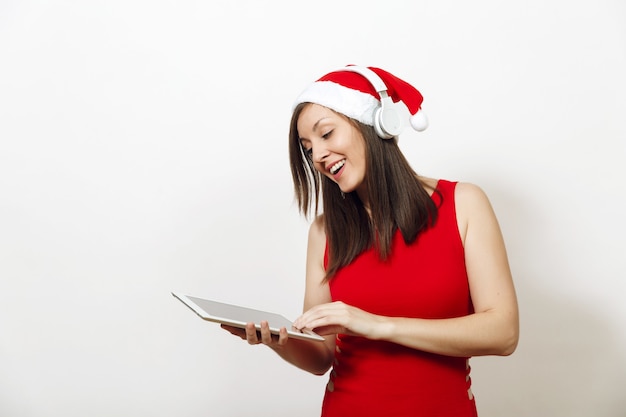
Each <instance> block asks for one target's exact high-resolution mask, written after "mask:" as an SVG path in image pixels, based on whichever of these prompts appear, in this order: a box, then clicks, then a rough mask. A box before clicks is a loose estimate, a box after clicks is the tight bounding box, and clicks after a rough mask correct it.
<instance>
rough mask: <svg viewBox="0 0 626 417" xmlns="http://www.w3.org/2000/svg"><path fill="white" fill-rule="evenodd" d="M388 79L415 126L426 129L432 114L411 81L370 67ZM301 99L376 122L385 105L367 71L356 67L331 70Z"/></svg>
mask: <svg viewBox="0 0 626 417" xmlns="http://www.w3.org/2000/svg"><path fill="white" fill-rule="evenodd" d="M368 68H369V69H370V70H372V71H374V72H375V73H376V75H378V77H380V79H381V80H382V81H383V82H384V83H385V86H386V87H387V94H388V95H389V97H391V99H392V100H393V102H394V103H398V102H401V103H402V104H404V106H405V107H406V108H407V110H408V111H409V113H410V117H409V123H410V124H411V127H412V128H413V129H414V130H416V131H418V132H422V131H424V130H426V128H427V127H428V118H427V117H426V115H425V114H424V111H423V110H422V109H421V106H422V102H423V101H424V98H423V97H422V94H421V93H420V92H419V91H418V90H417V89H416V88H415V87H413V86H412V85H411V84H409V83H407V82H406V81H404V80H402V79H400V78H398V77H396V76H395V75H393V74H391V73H389V72H387V71H385V70H383V69H380V68H375V67H368ZM300 103H315V104H319V105H322V106H324V107H328V108H329V109H332V110H334V111H336V112H338V113H341V114H344V115H346V116H348V117H350V118H352V119H355V120H358V121H359V122H361V123H364V124H366V125H369V126H374V116H375V114H376V110H377V109H378V108H379V107H380V106H381V103H380V97H379V95H378V93H377V92H376V89H375V88H374V86H373V85H372V84H371V83H370V81H368V80H367V79H366V78H365V77H364V76H363V75H361V74H358V73H356V72H352V71H344V70H337V71H333V72H329V73H328V74H326V75H324V76H322V77H321V78H319V79H318V80H317V81H315V82H313V83H312V84H310V85H309V86H308V87H307V88H306V89H305V90H304V91H303V92H302V93H301V94H300V95H299V96H298V98H297V99H296V101H295V102H294V104H293V107H294V108H295V107H296V106H297V105H298V104H300Z"/></svg>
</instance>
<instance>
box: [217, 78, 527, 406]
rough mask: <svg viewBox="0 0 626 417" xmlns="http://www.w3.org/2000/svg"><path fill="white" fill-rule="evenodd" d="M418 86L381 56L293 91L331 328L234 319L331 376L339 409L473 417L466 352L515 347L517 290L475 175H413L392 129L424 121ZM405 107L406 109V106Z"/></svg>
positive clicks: (314, 270) (309, 302) (323, 313)
mask: <svg viewBox="0 0 626 417" xmlns="http://www.w3.org/2000/svg"><path fill="white" fill-rule="evenodd" d="M421 103H422V96H421V94H420V93H419V92H418V91H417V90H416V89H415V88H414V87H412V86H411V85H410V84H408V83H406V82H405V81H403V80H401V79H399V78H397V77H395V76H394V75H392V74H390V73H388V72H386V71H384V70H381V69H378V68H365V67H354V66H349V67H346V68H342V69H340V70H339V71H334V72H331V73H329V74H326V75H325V76H323V77H322V78H320V79H319V80H317V81H316V82H315V83H313V84H311V85H310V86H309V87H308V88H307V89H306V90H305V91H304V92H303V93H302V94H301V95H300V97H299V98H298V99H297V100H296V105H295V108H294V112H293V117H292V121H291V129H290V134H289V149H290V159H291V166H292V174H293V179H294V185H295V192H296V197H297V200H298V203H299V207H300V210H301V211H302V212H303V214H304V215H308V214H310V213H311V211H314V212H315V214H318V211H319V210H318V208H319V206H320V202H321V205H322V206H323V213H322V214H320V215H317V217H316V218H315V220H314V221H313V223H312V224H311V227H310V231H309V237H308V249H307V264H306V289H305V296H304V314H302V315H301V316H300V317H299V318H298V319H296V321H295V322H294V326H295V327H297V328H300V329H302V328H308V329H313V330H315V332H316V333H318V334H321V335H323V336H324V337H325V342H324V343H320V342H308V341H302V340H296V339H289V338H288V337H287V333H286V329H282V330H281V332H280V335H279V336H278V337H276V336H273V337H272V335H271V334H270V332H269V328H268V325H267V323H266V322H261V323H260V324H261V331H260V332H259V333H257V331H256V330H255V328H254V324H253V323H249V324H248V326H247V327H246V329H245V330H241V329H235V328H231V327H226V328H227V330H229V331H230V332H231V333H233V334H236V335H238V336H240V337H242V338H245V339H246V340H247V341H248V343H250V344H260V343H262V344H265V345H267V346H269V347H270V348H272V349H273V350H274V351H275V352H276V353H278V354H279V355H280V356H281V357H282V358H283V359H285V360H287V361H288V362H290V363H291V364H293V365H295V366H297V367H299V368H301V369H304V370H306V371H308V372H311V373H314V374H318V375H322V374H325V373H326V372H327V371H328V370H330V369H331V368H332V371H331V372H330V374H329V381H328V384H327V388H326V393H325V396H324V401H323V405H322V415H323V416H325V417H331V416H352V415H354V416H429V417H430V416H446V417H449V416H455V417H464V416H476V405H475V401H474V397H473V394H472V391H471V379H470V367H469V358H470V357H472V356H479V355H510V354H511V353H513V351H514V350H515V348H516V346H517V342H518V333H519V324H518V308H517V300H516V295H515V289H514V285H513V280H512V277H511V272H510V269H509V265H508V260H507V255H506V250H505V246H504V242H503V239H502V236H501V232H500V229H499V226H498V222H497V220H496V217H495V215H494V213H493V210H492V208H491V205H490V203H489V200H488V198H487V197H486V195H485V194H484V193H483V191H482V190H481V189H480V188H479V187H477V186H475V185H472V184H468V183H456V182H450V181H446V180H435V179H431V178H423V177H420V176H418V175H417V174H416V173H415V172H414V171H413V169H412V168H411V167H410V165H409V163H408V162H407V160H406V159H405V157H404V156H403V154H402V153H401V151H400V149H399V148H398V145H397V136H398V134H399V132H400V131H401V130H402V125H403V123H404V121H405V119H409V121H410V122H411V125H412V126H413V127H414V128H415V129H416V130H423V129H424V128H426V125H427V121H426V118H425V116H424V115H423V111H422V110H421ZM407 110H408V113H407Z"/></svg>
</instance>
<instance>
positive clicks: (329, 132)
mask: <svg viewBox="0 0 626 417" xmlns="http://www.w3.org/2000/svg"><path fill="white" fill-rule="evenodd" d="M332 133H333V131H332V130H329V131H328V132H326V133H324V134H323V135H322V137H323V138H324V139H328V138H329V137H330V135H331V134H332Z"/></svg>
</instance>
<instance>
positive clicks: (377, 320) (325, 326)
mask: <svg viewBox="0 0 626 417" xmlns="http://www.w3.org/2000/svg"><path fill="white" fill-rule="evenodd" d="M383 323H384V318H383V317H381V316H377V315H375V314H371V313H368V312H366V311H364V310H361V309H359V308H356V307H353V306H351V305H348V304H345V303H343V302H341V301H335V302H333V303H326V304H319V305H317V306H315V307H313V308H311V309H310V310H308V311H307V312H305V313H304V314H302V315H301V316H300V317H298V318H297V319H296V320H295V321H294V323H293V324H294V326H295V327H296V328H298V329H305V328H306V329H311V330H315V332H316V333H317V334H319V335H322V336H324V335H329V334H338V333H341V334H348V335H352V336H363V337H367V338H369V339H375V338H377V334H378V333H377V332H378V330H379V329H380V326H381V325H382V324H383Z"/></svg>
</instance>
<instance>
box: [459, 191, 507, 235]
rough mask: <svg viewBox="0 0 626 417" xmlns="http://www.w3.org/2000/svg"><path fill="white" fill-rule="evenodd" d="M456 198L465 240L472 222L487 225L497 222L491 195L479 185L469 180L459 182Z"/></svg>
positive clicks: (478, 225)
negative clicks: (490, 198)
mask: <svg viewBox="0 0 626 417" xmlns="http://www.w3.org/2000/svg"><path fill="white" fill-rule="evenodd" d="M454 200H455V206H456V217H457V222H458V226H459V233H460V234H461V236H462V238H463V241H464V242H465V237H466V235H467V231H468V228H469V226H470V224H473V225H474V226H475V227H485V226H487V225H488V224H493V223H496V222H497V221H496V218H495V213H494V212H493V208H492V207H491V203H490V201H489V197H488V196H487V194H486V193H485V191H484V190H483V189H482V188H481V187H479V186H478V185H476V184H473V183H469V182H459V183H457V185H456V188H455V190H454Z"/></svg>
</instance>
